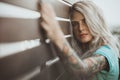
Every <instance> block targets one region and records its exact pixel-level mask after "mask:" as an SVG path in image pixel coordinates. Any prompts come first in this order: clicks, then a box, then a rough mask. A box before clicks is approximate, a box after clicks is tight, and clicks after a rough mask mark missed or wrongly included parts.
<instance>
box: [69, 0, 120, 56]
mask: <svg viewBox="0 0 120 80" xmlns="http://www.w3.org/2000/svg"><path fill="white" fill-rule="evenodd" d="M74 10H76V11H78V12H80V13H82V14H83V15H84V17H85V21H86V24H87V25H88V28H89V30H90V32H91V34H92V35H93V37H94V39H93V40H92V42H91V43H90V44H89V45H88V49H86V52H87V53H88V52H93V51H95V50H96V49H97V48H99V47H100V46H102V45H103V43H104V45H105V44H106V45H108V46H109V47H111V49H113V50H114V51H116V55H117V56H119V48H118V46H119V45H118V41H117V40H116V39H115V38H114V37H113V35H112V33H111V32H110V30H109V28H108V26H107V25H106V22H105V19H104V17H103V14H102V11H101V9H100V8H99V7H97V6H96V5H95V4H94V3H93V2H91V1H79V2H76V3H74V4H73V6H72V8H71V11H70V19H71V17H72V15H73V14H74V13H73V12H74ZM71 34H72V47H73V48H74V49H75V50H76V51H77V52H81V51H82V50H81V48H80V47H81V45H79V42H78V40H77V39H76V38H75V36H74V34H73V31H72V26H71Z"/></svg>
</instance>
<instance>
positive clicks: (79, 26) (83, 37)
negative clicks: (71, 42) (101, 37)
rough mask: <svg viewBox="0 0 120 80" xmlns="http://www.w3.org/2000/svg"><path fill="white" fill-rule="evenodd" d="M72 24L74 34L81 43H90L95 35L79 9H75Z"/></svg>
mask: <svg viewBox="0 0 120 80" xmlns="http://www.w3.org/2000/svg"><path fill="white" fill-rule="evenodd" d="M71 24H72V28H73V33H74V36H75V37H76V38H77V39H78V40H79V41H80V42H81V43H88V42H90V41H91V40H92V38H93V36H92V35H91V33H90V31H89V28H88V26H87V24H86V22H85V17H84V16H83V15H82V14H81V13H80V12H77V11H74V13H73V16H72V19H71Z"/></svg>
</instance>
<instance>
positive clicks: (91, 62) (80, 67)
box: [63, 43, 109, 75]
mask: <svg viewBox="0 0 120 80" xmlns="http://www.w3.org/2000/svg"><path fill="white" fill-rule="evenodd" d="M63 54H64V56H65V57H66V59H67V60H68V62H69V65H70V66H72V69H73V70H75V71H81V73H85V74H88V75H91V74H94V73H96V72H99V71H100V70H103V69H106V67H109V66H108V62H107V60H106V58H105V57H104V56H102V55H99V54H95V55H94V56H92V57H88V58H86V59H84V60H81V59H80V57H79V56H78V55H77V53H76V52H75V51H74V50H73V49H72V48H71V47H70V45H69V44H68V43H67V44H64V47H63Z"/></svg>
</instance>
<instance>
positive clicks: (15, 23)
mask: <svg viewBox="0 0 120 80" xmlns="http://www.w3.org/2000/svg"><path fill="white" fill-rule="evenodd" d="M59 23H60V27H61V29H62V30H63V32H64V34H65V35H67V34H69V22H64V21H59ZM39 24H40V23H39V20H38V19H18V18H1V19H0V42H1V43H2V42H14V41H22V40H31V39H36V38H41V39H42V36H41V31H42V30H41V31H40V26H39Z"/></svg>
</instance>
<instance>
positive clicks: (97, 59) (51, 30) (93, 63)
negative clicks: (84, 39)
mask: <svg viewBox="0 0 120 80" xmlns="http://www.w3.org/2000/svg"><path fill="white" fill-rule="evenodd" d="M41 14H42V18H43V22H42V23H41V24H42V26H43V28H44V29H45V31H46V32H47V35H48V37H49V38H50V39H51V41H52V42H53V43H54V44H55V45H56V46H57V47H58V48H59V49H60V50H61V51H62V52H63V55H64V57H65V59H66V60H67V61H68V62H69V65H70V66H71V67H72V69H73V70H75V71H80V72H82V73H87V74H89V73H91V74H92V73H95V72H98V71H100V70H102V69H105V68H106V65H107V60H106V59H105V57H104V56H101V55H95V56H93V57H89V58H86V59H84V60H81V59H80V58H79V56H78V55H77V53H76V52H75V51H74V50H73V49H72V48H71V46H70V45H69V43H68V42H67V40H66V39H65V38H64V34H63V32H62V30H61V29H60V25H59V24H58V22H57V21H56V20H55V19H54V18H55V17H56V15H55V13H54V10H53V9H52V7H51V6H50V5H47V4H43V5H42V12H41Z"/></svg>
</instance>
